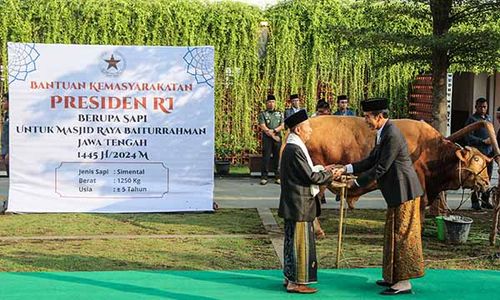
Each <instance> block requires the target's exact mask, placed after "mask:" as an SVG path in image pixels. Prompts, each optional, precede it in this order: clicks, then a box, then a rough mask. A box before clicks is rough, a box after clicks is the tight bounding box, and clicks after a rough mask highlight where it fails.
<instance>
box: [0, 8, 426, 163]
mask: <svg viewBox="0 0 500 300" xmlns="http://www.w3.org/2000/svg"><path fill="white" fill-rule="evenodd" d="M365 2H366V1H365ZM369 2H370V1H368V2H366V3H364V2H363V1H349V0H346V1H342V0H301V1H283V2H282V3H280V4H279V5H276V6H274V7H271V8H269V9H267V10H265V11H262V10H260V9H259V8H257V7H253V6H250V5H246V4H243V3H238V2H231V1H223V2H206V1H201V0H106V1H102V0H0V20H1V21H0V51H1V59H2V63H3V65H4V67H6V65H7V62H6V60H7V51H6V43H7V41H13V42H39V43H72V44H111V45H171V46H188V45H213V46H214V47H215V51H216V57H215V68H216V70H215V72H216V90H215V110H216V117H215V118H216V120H215V121H216V125H215V129H216V141H215V146H216V152H217V154H218V156H225V155H229V156H233V157H235V156H236V157H240V155H241V154H242V153H255V152H258V151H259V149H258V142H257V138H256V137H257V136H256V133H255V125H256V123H257V121H256V119H257V117H256V115H257V112H258V111H259V110H261V109H262V108H263V107H264V101H263V99H265V95H266V94H267V93H268V92H273V93H275V94H276V95H277V97H278V107H279V108H280V109H283V108H284V104H285V102H284V100H285V99H287V98H288V95H289V94H290V93H300V94H302V95H303V96H304V99H305V100H306V106H307V108H308V110H309V111H313V109H314V105H315V102H316V100H317V99H318V97H319V96H318V87H319V86H323V87H325V88H324V90H325V91H326V94H325V95H324V96H325V97H326V98H327V99H331V100H332V99H335V97H336V96H337V95H339V94H348V95H349V96H350V98H351V99H353V100H354V101H353V106H354V108H357V107H358V106H359V101H360V100H362V99H363V98H364V97H366V96H368V97H371V96H387V97H389V98H390V99H391V113H392V114H393V116H395V117H405V116H407V110H408V108H407V100H406V97H407V91H408V85H409V83H410V82H411V80H412V79H413V78H414V76H415V74H417V72H418V71H419V70H422V69H425V68H427V69H428V66H422V65H417V64H416V63H404V64H403V63H399V64H392V65H391V66H387V64H384V62H387V61H388V60H390V58H391V57H390V56H391V55H393V53H388V52H386V51H380V50H379V49H377V48H375V47H373V48H371V47H369V46H367V45H363V43H364V42H363V41H362V39H360V38H359V37H360V34H362V33H360V32H359V31H360V30H361V29H362V28H363V27H366V26H360V24H363V25H366V24H369V25H370V26H371V27H372V28H371V30H374V31H376V30H380V29H387V28H388V27H390V28H393V29H394V30H401V31H408V30H410V31H415V32H426V31H428V32H431V31H430V30H431V29H430V28H428V26H426V25H425V24H426V23H424V22H421V21H418V20H416V19H408V18H403V17H398V16H397V15H395V16H393V17H391V18H387V19H385V18H384V17H381V16H380V11H382V10H380V11H377V9H376V8H377V6H373V5H371V4H370V3H371V2H370V3H369ZM372 2H373V1H372ZM365 4H367V5H365ZM368 4H370V5H368ZM262 21H267V22H268V24H269V26H268V27H261V22H262ZM266 28H267V29H266ZM266 30H268V32H269V34H268V38H267V42H266V40H265V39H262V37H263V35H262V33H263V32H265V31H266ZM397 51H398V49H395V51H394V52H397ZM4 76H7V75H6V74H4ZM333 103H334V104H335V101H333Z"/></svg>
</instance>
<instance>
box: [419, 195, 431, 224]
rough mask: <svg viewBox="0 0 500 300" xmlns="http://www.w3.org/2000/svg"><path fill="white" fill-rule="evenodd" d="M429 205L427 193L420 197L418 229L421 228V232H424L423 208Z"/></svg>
mask: <svg viewBox="0 0 500 300" xmlns="http://www.w3.org/2000/svg"><path fill="white" fill-rule="evenodd" d="M428 203H429V196H428V195H427V193H424V194H423V195H422V196H421V197H420V225H421V226H420V227H421V228H422V232H424V222H425V208H426V207H427V204H428Z"/></svg>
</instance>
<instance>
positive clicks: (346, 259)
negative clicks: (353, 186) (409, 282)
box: [276, 209, 500, 270]
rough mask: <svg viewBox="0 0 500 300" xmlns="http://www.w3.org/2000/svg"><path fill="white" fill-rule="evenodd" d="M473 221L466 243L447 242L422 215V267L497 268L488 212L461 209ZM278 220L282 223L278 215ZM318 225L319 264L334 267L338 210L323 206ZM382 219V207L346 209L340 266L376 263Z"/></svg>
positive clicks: (379, 256) (379, 257)
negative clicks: (323, 235) (324, 236)
mask: <svg viewBox="0 0 500 300" xmlns="http://www.w3.org/2000/svg"><path fill="white" fill-rule="evenodd" d="M460 214H461V215H464V216H468V217H471V218H472V219H473V220H474V223H473V225H472V227H471V231H470V233H469V238H468V241H467V243H466V244H463V245H449V244H447V243H445V242H441V241H439V240H438V239H437V238H436V236H437V234H436V230H437V229H436V224H435V222H434V218H430V217H429V218H426V220H425V226H424V228H425V230H424V233H423V237H422V243H423V247H424V260H425V265H426V268H435V269H490V270H498V269H500V258H496V257H497V256H498V254H499V253H500V249H499V248H498V247H491V246H489V241H488V237H489V233H490V226H491V213H484V212H483V213H481V212H480V213H477V212H472V211H461V212H460ZM276 219H277V220H279V221H278V222H279V224H280V226H281V227H283V221H282V219H280V218H276ZM320 221H321V226H322V228H323V230H325V232H326V233H327V235H328V238H327V239H324V240H320V241H318V242H317V251H318V260H319V263H320V267H321V268H334V267H335V262H336V257H337V232H338V210H333V209H326V210H323V212H322V216H321V217H320ZM384 223H385V211H384V210H367V209H363V210H353V211H348V212H347V219H346V223H345V224H346V225H345V233H344V234H345V235H344V239H343V244H342V249H343V255H342V256H341V260H342V261H341V266H342V267H351V268H353V267H354V268H355V267H370V266H373V267H375V266H380V265H381V263H382V245H383V234H384Z"/></svg>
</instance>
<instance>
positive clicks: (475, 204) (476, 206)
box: [472, 202, 481, 210]
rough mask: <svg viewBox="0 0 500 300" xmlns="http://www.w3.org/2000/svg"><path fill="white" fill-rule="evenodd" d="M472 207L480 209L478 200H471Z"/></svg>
mask: <svg viewBox="0 0 500 300" xmlns="http://www.w3.org/2000/svg"><path fill="white" fill-rule="evenodd" d="M472 209H473V210H481V206H480V205H479V202H472Z"/></svg>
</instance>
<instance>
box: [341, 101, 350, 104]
mask: <svg viewBox="0 0 500 300" xmlns="http://www.w3.org/2000/svg"><path fill="white" fill-rule="evenodd" d="M339 103H342V104H344V103H349V101H347V100H340V101H339Z"/></svg>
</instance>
